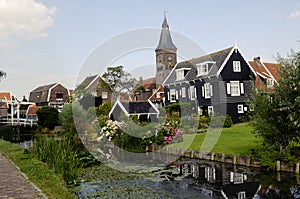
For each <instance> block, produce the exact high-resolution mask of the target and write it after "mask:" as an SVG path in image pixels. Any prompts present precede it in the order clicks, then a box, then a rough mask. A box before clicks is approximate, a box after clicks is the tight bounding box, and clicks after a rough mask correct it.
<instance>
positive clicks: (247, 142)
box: [169, 123, 258, 155]
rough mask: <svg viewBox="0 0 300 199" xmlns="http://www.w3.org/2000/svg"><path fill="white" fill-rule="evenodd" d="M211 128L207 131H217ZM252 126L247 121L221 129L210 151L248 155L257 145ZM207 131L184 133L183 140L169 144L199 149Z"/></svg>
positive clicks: (174, 146) (172, 146) (176, 146)
mask: <svg viewBox="0 0 300 199" xmlns="http://www.w3.org/2000/svg"><path fill="white" fill-rule="evenodd" d="M217 131H219V130H212V131H211V132H208V133H217ZM252 131H253V128H252V127H251V126H250V125H248V124H247V123H243V124H238V125H233V126H232V127H231V128H224V129H222V133H221V134H220V137H219V139H218V141H217V143H216V144H215V146H214V147H213V149H212V152H216V153H225V154H237V155H248V154H249V153H250V150H251V149H253V148H255V147H256V146H257V142H258V138H256V137H255V135H254V134H253V133H252ZM206 134H207V133H198V134H185V135H183V142H180V143H175V144H171V145H169V146H170V147H171V148H186V149H190V150H200V148H201V145H202V143H203V141H204V139H205V136H206Z"/></svg>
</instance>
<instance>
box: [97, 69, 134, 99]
mask: <svg viewBox="0 0 300 199" xmlns="http://www.w3.org/2000/svg"><path fill="white" fill-rule="evenodd" d="M102 77H103V78H104V80H105V82H106V83H108V84H109V85H110V87H111V88H112V89H113V90H114V91H115V92H116V93H117V94H120V93H122V92H132V90H133V89H134V88H135V87H136V85H137V80H136V79H135V78H133V77H132V76H131V75H130V74H129V73H128V72H126V71H125V70H124V66H116V67H108V68H107V70H106V72H105V73H104V74H103V75H102Z"/></svg>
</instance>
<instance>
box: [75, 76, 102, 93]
mask: <svg viewBox="0 0 300 199" xmlns="http://www.w3.org/2000/svg"><path fill="white" fill-rule="evenodd" d="M97 77H98V75H92V76H89V77H86V78H85V79H84V80H83V81H82V82H81V83H80V84H79V85H78V86H77V88H76V90H84V89H85V88H86V87H87V86H88V85H90V83H91V82H92V81H93V80H94V79H95V78H97Z"/></svg>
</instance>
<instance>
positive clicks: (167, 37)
mask: <svg viewBox="0 0 300 199" xmlns="http://www.w3.org/2000/svg"><path fill="white" fill-rule="evenodd" d="M176 51H177V48H176V46H175V45H174V44H173V42H172V38H171V34H170V30H169V25H168V22H167V18H166V15H164V21H163V23H162V29H161V33H160V39H159V43H158V46H157V48H156V49H155V53H156V87H159V86H160V85H161V84H162V83H163V82H164V80H165V79H166V78H167V76H168V75H169V73H170V72H171V70H172V69H173V67H174V66H175V65H176V63H177V54H176Z"/></svg>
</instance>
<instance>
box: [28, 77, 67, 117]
mask: <svg viewBox="0 0 300 199" xmlns="http://www.w3.org/2000/svg"><path fill="white" fill-rule="evenodd" d="M69 99H70V93H69V89H67V88H66V87H64V86H63V85H62V84H59V83H54V84H48V85H44V86H39V87H37V88H36V89H34V90H33V91H31V92H30V95H29V101H30V102H34V103H36V105H37V106H53V107H55V108H56V109H58V110H59V111H60V110H61V109H62V108H63V105H64V104H65V103H67V102H68V101H69Z"/></svg>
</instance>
